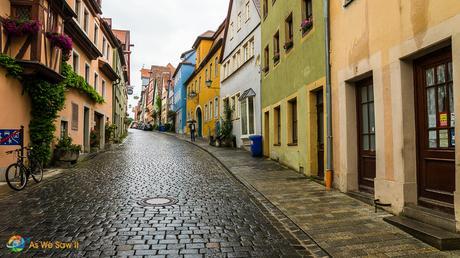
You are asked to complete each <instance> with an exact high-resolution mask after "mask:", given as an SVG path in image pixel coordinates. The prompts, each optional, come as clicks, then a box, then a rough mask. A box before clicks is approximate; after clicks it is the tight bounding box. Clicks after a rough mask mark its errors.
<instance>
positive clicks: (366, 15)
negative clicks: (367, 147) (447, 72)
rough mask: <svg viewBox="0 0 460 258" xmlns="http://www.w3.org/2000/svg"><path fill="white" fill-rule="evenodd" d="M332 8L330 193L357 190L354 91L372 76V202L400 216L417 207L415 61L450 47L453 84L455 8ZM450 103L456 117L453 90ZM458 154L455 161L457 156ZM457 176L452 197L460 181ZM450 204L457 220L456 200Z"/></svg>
mask: <svg viewBox="0 0 460 258" xmlns="http://www.w3.org/2000/svg"><path fill="white" fill-rule="evenodd" d="M331 4H332V5H331V17H332V19H331V39H332V42H331V47H332V49H331V50H332V54H331V57H332V59H331V63H332V97H333V99H332V103H333V114H334V117H333V134H334V135H333V136H334V155H333V156H334V185H335V186H336V187H337V188H339V189H340V190H342V191H355V190H357V188H358V182H357V181H358V179H357V174H358V172H357V170H358V167H357V148H356V144H357V138H356V137H357V136H356V105H355V104H354V103H355V89H354V85H355V84H354V83H355V81H357V80H359V79H360V78H364V77H368V76H369V75H372V77H373V83H374V99H375V121H376V125H375V126H376V155H377V157H376V174H377V175H376V179H375V198H378V199H380V200H381V201H382V202H384V203H391V204H392V206H391V208H390V209H391V211H393V212H395V213H399V212H401V211H402V208H403V207H404V205H405V204H407V203H417V175H416V174H417V166H416V129H415V115H414V112H415V103H416V99H415V97H414V80H413V74H414V70H413V60H414V59H415V58H418V57H420V56H423V55H425V54H428V53H430V52H432V51H433V49H436V48H439V47H441V46H445V45H446V44H450V45H451V46H452V56H453V66H454V85H456V84H457V82H458V81H459V80H460V72H459V70H458V69H456V68H455V67H458V65H459V62H460V44H459V42H460V29H459V27H458V26H457V25H456V24H459V22H460V15H458V13H459V12H460V5H459V4H458V1H455V0H446V1H443V3H442V4H439V1H434V0H413V1H397V0H391V1H370V0H367V1H354V2H352V3H351V4H350V5H349V6H348V7H346V8H344V7H343V6H342V5H341V3H338V2H331ZM381 10H385V12H382V11H381ZM387 13H391V14H392V15H387ZM350 28H353V29H350ZM454 95H455V97H454V102H455V109H456V110H459V109H458V108H460V104H459V103H460V95H459V91H457V90H454ZM459 132H460V130H459V128H456V133H459ZM456 153H457V160H458V159H459V151H458V150H457V151H456ZM457 171H460V170H459V166H458V165H457ZM456 174H457V175H456V180H457V183H456V185H457V189H458V186H459V177H460V176H459V174H458V172H457V173H456ZM454 199H455V201H454V205H455V210H456V213H457V215H456V217H457V220H458V218H459V217H460V215H459V209H458V207H459V206H460V201H459V198H458V197H457V193H455V198H454Z"/></svg>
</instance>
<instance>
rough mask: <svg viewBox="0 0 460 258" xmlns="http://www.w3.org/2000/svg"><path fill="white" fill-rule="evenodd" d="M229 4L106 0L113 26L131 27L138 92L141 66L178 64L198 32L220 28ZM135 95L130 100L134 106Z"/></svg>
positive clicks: (216, 1) (137, 90) (134, 81)
mask: <svg viewBox="0 0 460 258" xmlns="http://www.w3.org/2000/svg"><path fill="white" fill-rule="evenodd" d="M227 8H228V0H103V1H102V11H103V16H104V17H109V18H112V19H113V28H116V29H127V30H130V31H131V43H132V44H134V45H135V47H134V48H133V49H132V51H133V53H132V56H131V84H132V85H133V86H134V87H135V91H134V92H135V95H139V94H140V87H141V80H140V72H139V70H140V69H141V68H142V66H144V67H145V68H148V67H150V66H151V65H166V64H168V63H171V64H172V65H174V67H176V66H177V64H178V62H179V60H180V54H181V53H183V52H185V51H187V50H189V49H190V48H191V47H192V44H193V42H194V41H195V39H196V37H197V36H198V35H199V34H201V33H203V32H205V31H206V30H216V29H217V27H218V26H219V25H220V24H221V23H222V21H223V20H224V19H225V17H226V15H227ZM133 96H134V95H133ZM133 96H130V102H129V103H130V104H131V105H133V106H134V105H135V104H134V103H136V101H134V100H133ZM130 114H131V112H130Z"/></svg>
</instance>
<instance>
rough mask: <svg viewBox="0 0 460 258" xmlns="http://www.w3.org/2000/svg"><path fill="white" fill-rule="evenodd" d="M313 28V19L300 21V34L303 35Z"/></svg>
mask: <svg viewBox="0 0 460 258" xmlns="http://www.w3.org/2000/svg"><path fill="white" fill-rule="evenodd" d="M312 26H313V18H311V17H310V18H306V19H305V20H303V21H302V23H301V24H300V27H301V30H302V33H303V34H305V33H306V32H307V31H308V30H309V29H311V27H312Z"/></svg>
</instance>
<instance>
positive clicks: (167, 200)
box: [139, 197, 177, 206]
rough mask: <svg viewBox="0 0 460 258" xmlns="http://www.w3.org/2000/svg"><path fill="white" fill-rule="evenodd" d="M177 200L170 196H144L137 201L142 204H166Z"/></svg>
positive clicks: (171, 203) (174, 202)
mask: <svg viewBox="0 0 460 258" xmlns="http://www.w3.org/2000/svg"><path fill="white" fill-rule="evenodd" d="M176 203H177V200H176V199H174V198H171V197H153V198H145V199H143V200H142V201H140V202H139V204H140V205H142V206H168V205H173V204H176Z"/></svg>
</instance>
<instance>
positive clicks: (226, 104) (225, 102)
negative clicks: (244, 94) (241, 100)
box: [222, 97, 230, 115]
mask: <svg viewBox="0 0 460 258" xmlns="http://www.w3.org/2000/svg"><path fill="white" fill-rule="evenodd" d="M222 105H223V109H222V115H223V112H224V110H225V109H227V108H230V100H229V99H228V97H227V98H224V101H223V102H222Z"/></svg>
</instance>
